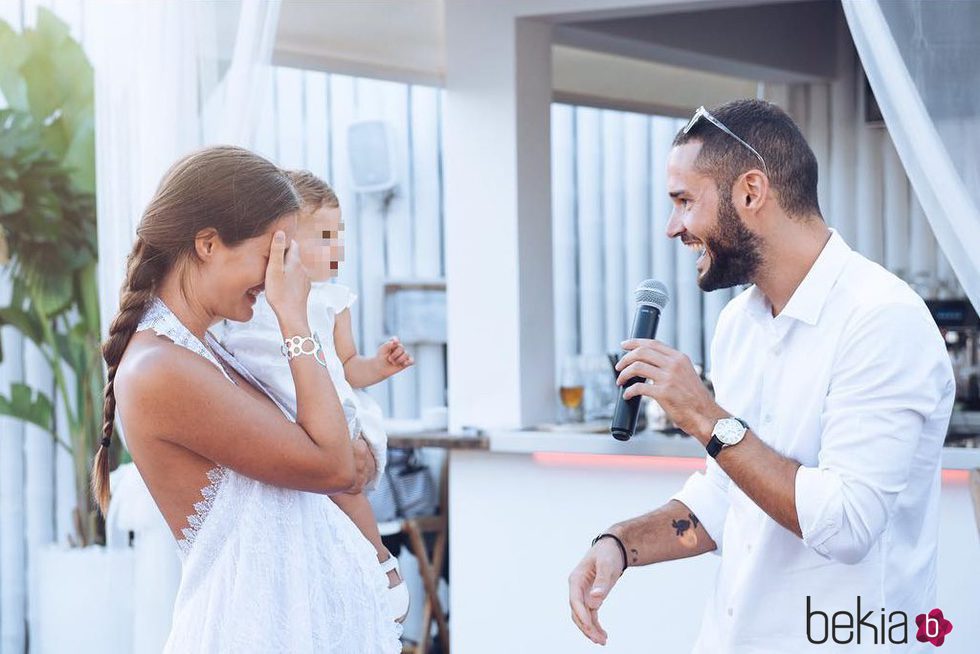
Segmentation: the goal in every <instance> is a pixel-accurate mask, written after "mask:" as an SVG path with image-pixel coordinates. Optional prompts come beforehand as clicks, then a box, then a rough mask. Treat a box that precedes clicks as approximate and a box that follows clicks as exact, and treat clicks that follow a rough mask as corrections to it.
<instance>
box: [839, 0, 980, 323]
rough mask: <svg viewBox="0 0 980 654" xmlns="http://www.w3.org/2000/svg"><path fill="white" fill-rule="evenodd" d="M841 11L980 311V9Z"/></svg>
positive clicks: (859, 6)
mask: <svg viewBox="0 0 980 654" xmlns="http://www.w3.org/2000/svg"><path fill="white" fill-rule="evenodd" d="M843 5H844V13H845V15H846V17H847V23H848V27H849V28H850V31H851V36H852V37H853V39H854V43H855V45H856V47H857V51H858V54H859V56H860V58H861V63H862V65H863V66H864V69H865V71H866V73H867V76H868V81H869V82H870V83H871V88H872V90H873V91H874V94H875V97H876V98H877V100H878V104H879V106H880V107H881V113H882V115H883V117H884V119H885V124H886V125H887V126H888V131H889V133H890V134H891V137H892V140H893V141H894V144H895V149H896V150H897V151H898V155H899V157H900V158H901V160H902V165H903V166H904V167H905V170H906V172H907V174H908V177H909V180H910V181H911V183H912V187H913V188H914V189H915V193H916V196H917V197H918V199H919V202H920V203H921V205H922V207H923V209H924V211H925V214H926V217H927V219H928V221H929V224H930V225H931V226H932V230H933V232H934V233H935V235H936V240H937V241H938V243H939V246H940V247H941V248H942V250H943V252H944V253H945V254H946V257H947V259H948V260H949V262H950V265H951V266H952V268H953V270H954V272H955V273H956V276H957V277H958V278H959V281H960V284H961V285H962V287H963V289H964V290H965V292H966V294H967V296H968V297H969V298H970V301H971V302H972V303H973V305H974V306H975V307H980V248H978V247H977V243H978V241H980V68H978V67H977V65H976V64H977V61H978V60H980V31H978V29H977V26H978V25H980V3H976V2H960V1H956V0H903V1H902V2H894V1H892V0H843Z"/></svg>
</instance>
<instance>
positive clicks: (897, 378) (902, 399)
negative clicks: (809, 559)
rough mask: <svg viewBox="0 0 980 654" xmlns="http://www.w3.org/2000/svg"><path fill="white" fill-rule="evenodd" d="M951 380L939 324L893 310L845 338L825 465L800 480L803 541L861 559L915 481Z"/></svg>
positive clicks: (905, 309)
mask: <svg viewBox="0 0 980 654" xmlns="http://www.w3.org/2000/svg"><path fill="white" fill-rule="evenodd" d="M951 383H952V379H951V375H950V370H949V360H948V357H946V353H945V351H944V350H943V349H942V344H941V342H939V336H938V333H937V330H936V326H935V324H934V323H932V321H931V320H929V317H928V315H927V314H926V313H925V311H924V310H920V308H919V307H915V306H912V305H905V304H894V305H887V306H884V307H880V308H875V309H873V310H871V311H870V312H869V313H868V315H865V316H863V317H861V318H859V319H856V320H855V322H854V324H853V326H852V328H851V329H848V330H846V331H845V335H844V341H843V344H842V346H841V348H839V350H838V357H837V359H836V361H835V362H834V372H833V374H832V377H831V384H830V388H829V390H828V395H827V399H826V402H825V405H824V410H823V413H822V416H821V418H822V423H823V424H822V434H821V443H820V451H819V455H818V464H817V466H816V467H807V466H801V467H800V468H799V470H798V471H797V473H796V509H797V517H798V519H799V524H800V530H801V532H802V536H803V542H804V543H805V544H806V545H807V546H808V547H810V548H812V549H813V550H814V551H816V552H817V553H819V554H820V555H822V556H825V557H827V558H830V559H833V560H836V561H839V562H841V563H847V564H853V563H857V562H859V561H861V560H862V559H864V558H865V557H866V556H867V554H868V552H869V551H870V550H871V548H872V547H873V546H874V545H875V544H876V543H877V542H878V539H879V538H880V536H881V534H882V532H883V531H884V530H885V528H886V527H887V525H888V518H889V515H890V513H891V510H892V507H893V506H894V504H895V500H896V498H897V497H898V494H899V493H901V492H902V491H903V490H904V489H905V487H906V485H907V483H908V479H909V474H910V469H911V466H912V460H913V457H914V455H915V452H916V448H917V447H918V445H919V440H920V438H921V435H922V432H923V426H924V424H925V421H926V420H927V419H928V418H929V417H930V415H932V413H933V412H934V411H936V409H937V407H938V406H939V404H940V402H941V401H942V400H943V398H944V397H945V396H946V395H947V394H948V392H949V385H950V384H951Z"/></svg>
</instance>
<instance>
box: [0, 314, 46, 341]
mask: <svg viewBox="0 0 980 654" xmlns="http://www.w3.org/2000/svg"><path fill="white" fill-rule="evenodd" d="M4 325H10V326H11V327H14V328H15V329H16V330H17V331H19V332H20V333H21V334H23V335H24V336H26V337H27V338H29V339H30V340H31V341H33V342H34V343H36V344H38V345H40V344H41V342H42V341H43V339H44V331H43V329H42V328H41V323H40V321H38V319H37V316H35V315H34V314H31V313H28V312H27V311H23V310H21V309H18V308H17V307H13V306H10V307H4V308H3V309H0V327H2V326H4Z"/></svg>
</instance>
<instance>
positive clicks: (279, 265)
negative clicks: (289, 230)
mask: <svg viewBox="0 0 980 654" xmlns="http://www.w3.org/2000/svg"><path fill="white" fill-rule="evenodd" d="M309 295H310V278H309V277H308V276H307V274H306V272H305V271H304V270H303V266H302V265H301V264H300V258H299V246H298V245H297V244H296V241H293V242H292V243H291V245H290V247H289V248H288V250H287V248H286V233H285V232H282V231H278V232H276V233H275V235H274V236H273V237H272V247H271V248H270V249H269V265H268V267H267V268H266V269H265V297H266V299H267V300H268V301H269V306H271V307H272V310H273V311H274V312H275V314H276V316H277V317H278V318H279V319H280V321H281V320H283V319H300V320H303V321H305V320H306V319H307V308H306V303H307V298H308V297H309Z"/></svg>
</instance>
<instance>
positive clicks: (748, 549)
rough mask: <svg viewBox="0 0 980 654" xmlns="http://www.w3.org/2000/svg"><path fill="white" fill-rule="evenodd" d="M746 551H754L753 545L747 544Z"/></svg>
mask: <svg viewBox="0 0 980 654" xmlns="http://www.w3.org/2000/svg"><path fill="white" fill-rule="evenodd" d="M745 551H746V552H751V551H752V545H751V544H747V545H746V546H745Z"/></svg>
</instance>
